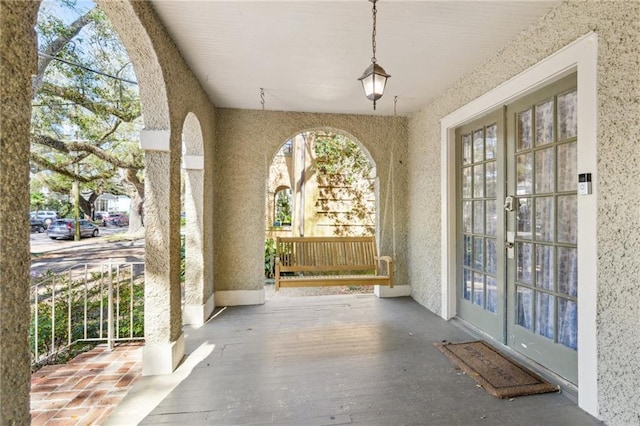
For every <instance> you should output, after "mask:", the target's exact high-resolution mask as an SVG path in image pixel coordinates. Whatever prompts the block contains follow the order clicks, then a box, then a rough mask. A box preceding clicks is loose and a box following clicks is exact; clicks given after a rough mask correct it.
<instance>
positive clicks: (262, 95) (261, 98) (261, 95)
mask: <svg viewBox="0 0 640 426" xmlns="http://www.w3.org/2000/svg"><path fill="white" fill-rule="evenodd" d="M260 105H262V110H263V111H264V89H263V88H262V87H261V88H260Z"/></svg>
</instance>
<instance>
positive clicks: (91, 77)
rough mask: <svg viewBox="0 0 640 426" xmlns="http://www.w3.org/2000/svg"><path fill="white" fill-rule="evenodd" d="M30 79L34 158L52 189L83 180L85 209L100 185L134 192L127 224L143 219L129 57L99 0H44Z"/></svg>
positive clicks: (134, 94) (137, 112)
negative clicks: (85, 6)
mask: <svg viewBox="0 0 640 426" xmlns="http://www.w3.org/2000/svg"><path fill="white" fill-rule="evenodd" d="M37 32H38V39H39V45H40V46H41V47H40V49H39V61H38V70H37V74H36V76H34V79H33V88H34V93H35V95H34V100H33V113H32V137H31V165H32V173H34V174H38V175H39V176H40V178H41V179H42V181H43V182H45V184H46V186H47V187H48V188H49V189H50V190H51V191H54V192H59V193H66V194H68V193H69V192H70V189H71V187H72V184H73V182H74V181H78V182H79V183H80V184H81V185H82V189H83V192H89V193H90V195H89V196H88V197H87V198H86V199H85V198H83V197H81V199H80V205H79V207H80V208H81V210H82V211H83V212H84V214H85V215H87V216H89V215H91V214H92V212H93V203H94V201H95V200H96V198H98V196H99V195H100V194H101V193H103V192H110V193H113V194H116V195H118V194H127V195H130V196H131V198H132V208H131V213H130V225H129V232H136V231H137V230H138V229H139V228H140V227H141V226H142V203H143V201H144V185H143V182H142V175H141V171H142V169H143V165H144V162H143V153H142V151H141V150H140V149H139V148H138V146H137V142H136V139H137V134H138V133H139V127H140V120H139V119H140V117H141V108H140V101H139V95H138V90H137V85H136V83H135V81H134V80H135V75H134V74H133V70H132V67H131V63H130V61H129V58H128V56H127V54H126V51H125V49H124V47H123V46H122V43H121V42H120V40H119V38H118V36H117V34H116V32H115V30H114V29H113V28H112V27H111V25H110V24H109V22H108V20H107V19H106V17H105V15H104V14H103V13H102V12H101V11H100V10H99V9H97V8H95V7H94V8H92V9H89V10H80V9H79V8H77V6H76V2H75V0H62V1H58V2H44V3H43V5H42V6H41V9H40V16H39V18H38V24H37Z"/></svg>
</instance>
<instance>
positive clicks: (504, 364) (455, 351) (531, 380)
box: [435, 340, 560, 398]
mask: <svg viewBox="0 0 640 426" xmlns="http://www.w3.org/2000/svg"><path fill="white" fill-rule="evenodd" d="M435 345H436V347H437V348H438V349H439V350H440V351H441V352H442V353H443V354H445V355H446V356H447V358H449V359H450V360H451V361H452V362H453V363H454V364H455V365H456V366H458V367H460V368H461V369H462V370H463V371H464V372H465V373H467V374H468V375H470V376H471V377H473V378H474V379H475V380H476V382H477V383H478V385H480V387H482V388H484V389H485V390H486V391H487V392H489V393H490V394H491V395H493V396H495V397H497V398H512V397H515V396H523V395H533V394H538V393H547V392H558V391H559V390H560V388H559V387H558V386H554V385H552V384H551V383H549V382H547V381H545V380H544V379H543V378H541V377H540V376H538V375H537V374H534V373H533V372H531V371H529V370H528V369H526V368H525V367H523V366H521V365H519V364H516V363H514V362H513V361H511V360H509V359H507V358H505V357H504V356H503V355H502V354H500V353H499V352H497V351H496V350H495V349H493V348H492V347H490V346H489V345H487V344H486V343H485V342H483V341H480V340H478V341H473V342H463V343H436V344H435Z"/></svg>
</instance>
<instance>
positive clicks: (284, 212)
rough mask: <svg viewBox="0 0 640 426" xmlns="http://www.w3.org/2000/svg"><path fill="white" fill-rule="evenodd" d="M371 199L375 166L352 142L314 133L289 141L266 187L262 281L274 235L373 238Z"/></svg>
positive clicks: (269, 270) (328, 132) (268, 271)
mask: <svg viewBox="0 0 640 426" xmlns="http://www.w3.org/2000/svg"><path fill="white" fill-rule="evenodd" d="M285 194H286V195H285ZM377 198H378V194H377V176H376V165H375V162H374V160H373V159H372V158H371V155H370V154H369V152H368V151H367V150H366V148H365V147H364V146H363V145H362V144H361V143H360V142H359V141H358V140H357V139H356V138H355V137H353V136H352V135H349V134H347V133H346V132H343V131H339V130H335V129H326V128H324V129H323V128H318V129H311V130H305V131H302V132H299V133H297V134H296V135H295V136H293V137H291V138H289V139H288V140H287V141H286V142H284V144H283V145H282V146H281V147H280V148H279V150H278V151H277V153H276V154H275V156H274V157H273V160H272V162H271V165H270V167H269V173H268V179H267V182H266V196H265V206H266V208H265V217H266V236H265V278H267V279H270V278H272V276H273V273H274V257H275V245H274V242H275V239H276V238H277V237H279V236H282V237H288V236H295V237H301V236H306V237H311V236H373V235H376V228H377V227H376V224H377V222H378V221H377V219H376V218H377V209H378V205H379V203H378V202H377ZM267 282H268V283H269V282H270V281H267ZM352 290H358V291H360V289H352ZM365 292H370V289H367V290H366V291H365Z"/></svg>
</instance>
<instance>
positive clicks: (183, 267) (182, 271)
mask: <svg viewBox="0 0 640 426" xmlns="http://www.w3.org/2000/svg"><path fill="white" fill-rule="evenodd" d="M185 248H186V244H185V239H184V235H181V236H180V282H181V283H184V282H185V272H186V260H185V259H186V255H185Z"/></svg>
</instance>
